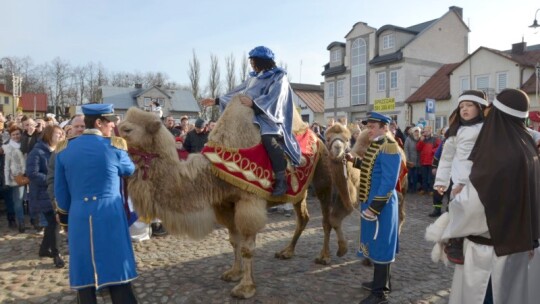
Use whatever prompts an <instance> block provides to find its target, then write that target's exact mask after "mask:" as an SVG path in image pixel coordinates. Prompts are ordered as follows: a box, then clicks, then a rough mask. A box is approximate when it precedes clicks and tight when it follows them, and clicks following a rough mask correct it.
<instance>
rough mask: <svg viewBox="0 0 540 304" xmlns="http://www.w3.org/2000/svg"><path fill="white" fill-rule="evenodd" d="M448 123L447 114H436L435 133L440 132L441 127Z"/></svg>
mask: <svg viewBox="0 0 540 304" xmlns="http://www.w3.org/2000/svg"><path fill="white" fill-rule="evenodd" d="M447 125H448V118H447V117H446V116H435V130H433V133H435V132H438V131H439V130H440V129H441V128H443V127H446V126H447Z"/></svg>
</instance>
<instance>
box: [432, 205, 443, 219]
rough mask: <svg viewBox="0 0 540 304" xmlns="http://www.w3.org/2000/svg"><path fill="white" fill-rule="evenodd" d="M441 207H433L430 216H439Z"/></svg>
mask: <svg viewBox="0 0 540 304" xmlns="http://www.w3.org/2000/svg"><path fill="white" fill-rule="evenodd" d="M441 214H442V212H441V207H435V208H433V211H432V212H431V213H430V214H429V216H430V217H439V216H441Z"/></svg>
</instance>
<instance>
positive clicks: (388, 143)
mask: <svg viewBox="0 0 540 304" xmlns="http://www.w3.org/2000/svg"><path fill="white" fill-rule="evenodd" d="M380 151H381V152H382V153H385V154H398V153H399V145H398V144H397V142H395V141H394V140H392V139H390V138H388V137H387V138H386V140H385V143H384V144H382V146H381V150H380Z"/></svg>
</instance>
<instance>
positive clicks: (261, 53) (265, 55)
mask: <svg viewBox="0 0 540 304" xmlns="http://www.w3.org/2000/svg"><path fill="white" fill-rule="evenodd" d="M249 58H262V59H271V60H274V52H272V50H271V49H269V48H267V47H265V46H258V47H256V48H254V49H253V50H251V51H249Z"/></svg>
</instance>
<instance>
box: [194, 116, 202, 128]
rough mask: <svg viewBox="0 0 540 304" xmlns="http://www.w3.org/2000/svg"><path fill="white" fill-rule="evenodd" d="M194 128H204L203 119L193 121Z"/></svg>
mask: <svg viewBox="0 0 540 304" xmlns="http://www.w3.org/2000/svg"><path fill="white" fill-rule="evenodd" d="M195 128H199V129H202V128H204V119H202V118H197V120H196V121H195Z"/></svg>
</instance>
